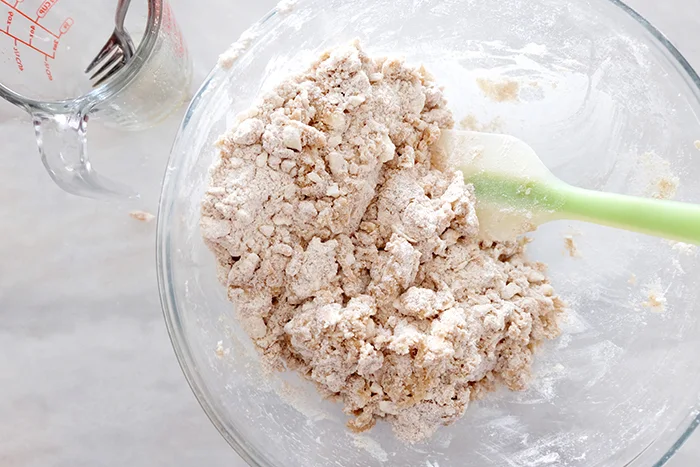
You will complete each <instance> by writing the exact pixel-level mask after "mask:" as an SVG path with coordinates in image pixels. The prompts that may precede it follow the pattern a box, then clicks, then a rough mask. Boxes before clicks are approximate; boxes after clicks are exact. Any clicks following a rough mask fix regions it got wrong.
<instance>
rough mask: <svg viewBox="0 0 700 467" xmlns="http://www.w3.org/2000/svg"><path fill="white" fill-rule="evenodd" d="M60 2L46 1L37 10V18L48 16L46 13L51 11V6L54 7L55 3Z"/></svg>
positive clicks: (55, 0)
mask: <svg viewBox="0 0 700 467" xmlns="http://www.w3.org/2000/svg"><path fill="white" fill-rule="evenodd" d="M57 3H58V0H46V1H45V2H44V3H42V4H41V6H40V7H39V8H38V9H37V10H36V16H37V18H43V17H45V16H46V13H48V12H49V10H50V9H51V7H53V6H54V5H55V4H57ZM37 21H38V19H37Z"/></svg>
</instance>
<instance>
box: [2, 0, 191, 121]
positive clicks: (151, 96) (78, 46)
mask: <svg viewBox="0 0 700 467" xmlns="http://www.w3.org/2000/svg"><path fill="white" fill-rule="evenodd" d="M116 6H117V2H116V0H91V1H90V2H85V1H84V0H0V83H2V84H3V85H4V86H6V87H7V88H9V89H11V90H12V91H14V92H17V93H19V94H21V95H22V96H23V97H26V98H29V99H34V100H37V101H57V100H72V99H77V98H80V97H81V96H85V95H86V94H88V93H90V92H91V91H93V87H92V83H91V81H90V79H89V78H90V76H89V75H88V74H86V73H85V72H84V71H85V68H86V67H87V65H88V64H89V63H90V62H91V61H92V59H93V58H94V57H95V56H96V55H97V53H98V52H99V51H100V49H101V48H102V45H103V44H104V43H105V42H106V41H107V39H108V38H109V37H110V35H111V33H112V30H113V29H114V15H115V11H116ZM126 29H127V31H128V32H129V33H130V35H131V37H132V39H133V41H134V43H135V45H136V48H137V50H138V51H141V52H143V50H142V45H144V44H146V45H149V47H150V45H151V44H152V48H149V49H148V53H139V52H137V54H136V56H135V57H134V58H133V59H132V61H131V62H130V63H129V64H127V68H132V69H133V68H138V69H139V71H138V73H136V74H135V76H134V77H133V78H132V79H131V80H130V81H129V82H128V83H127V84H126V85H125V86H124V87H123V89H122V90H121V91H119V92H117V93H116V94H115V93H114V92H105V93H103V94H104V95H105V96H108V97H106V98H105V99H104V101H103V102H100V100H101V99H100V98H99V96H98V98H97V99H95V100H93V104H96V105H91V106H90V107H91V109H92V111H94V115H95V116H96V117H98V118H99V119H100V120H101V121H102V122H103V123H105V124H106V125H109V126H114V127H119V128H122V129H127V130H137V129H142V128H147V127H149V126H152V125H153V124H155V123H158V122H159V121H160V120H162V119H163V118H165V117H166V116H167V115H169V114H170V113H172V111H173V110H174V109H176V108H179V107H180V106H181V104H182V103H183V101H184V100H185V99H187V97H189V95H190V83H191V74H192V73H191V72H192V68H191V62H190V58H189V55H188V52H187V48H186V46H185V43H184V41H183V38H182V35H181V33H180V30H179V27H178V25H177V22H176V21H175V18H174V15H173V12H172V10H171V8H170V5H169V4H168V2H167V0H132V2H131V5H130V7H129V11H128V15H127V17H126ZM144 48H145V47H144ZM122 73H124V71H122ZM118 78H119V74H117V75H115V76H114V78H113V79H110V80H109V81H108V82H107V84H106V87H107V88H109V87H110V86H112V85H113V84H114V83H115V82H118ZM91 113H92V112H91Z"/></svg>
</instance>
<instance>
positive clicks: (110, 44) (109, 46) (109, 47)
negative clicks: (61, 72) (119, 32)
mask: <svg viewBox="0 0 700 467" xmlns="http://www.w3.org/2000/svg"><path fill="white" fill-rule="evenodd" d="M116 45H117V43H116V41H115V40H114V37H113V36H110V38H109V40H108V41H107V42H106V43H105V45H103V46H102V50H100V52H99V53H98V54H97V56H96V57H95V58H94V59H93V60H92V62H90V64H89V65H88V67H87V68H86V69H85V73H90V72H91V71H92V70H93V69H94V68H95V67H96V66H97V65H99V63H100V62H101V61H102V60H104V59H105V58H106V57H108V56H109V55H110V54H111V53H112V51H113V50H114V47H115V46H116Z"/></svg>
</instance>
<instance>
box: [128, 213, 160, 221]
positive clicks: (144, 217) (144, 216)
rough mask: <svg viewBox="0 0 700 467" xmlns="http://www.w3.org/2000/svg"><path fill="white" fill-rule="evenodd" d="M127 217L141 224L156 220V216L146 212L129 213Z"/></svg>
mask: <svg viewBox="0 0 700 467" xmlns="http://www.w3.org/2000/svg"><path fill="white" fill-rule="evenodd" d="M129 217H131V218H132V219H135V220H137V221H141V222H151V221H152V220H153V219H155V218H156V216H154V215H153V214H151V213H150V212H146V211H131V212H130V213H129Z"/></svg>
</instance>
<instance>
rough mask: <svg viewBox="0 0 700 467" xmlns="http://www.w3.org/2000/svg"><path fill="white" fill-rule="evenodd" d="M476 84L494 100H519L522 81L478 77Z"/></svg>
mask: <svg viewBox="0 0 700 467" xmlns="http://www.w3.org/2000/svg"><path fill="white" fill-rule="evenodd" d="M476 84H477V85H478V86H479V88H480V89H481V91H482V92H483V93H484V94H486V96H487V97H488V98H489V99H491V100H492V101H494V102H518V100H519V98H520V83H518V82H517V81H513V80H509V79H503V80H490V79H486V78H477V79H476Z"/></svg>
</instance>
